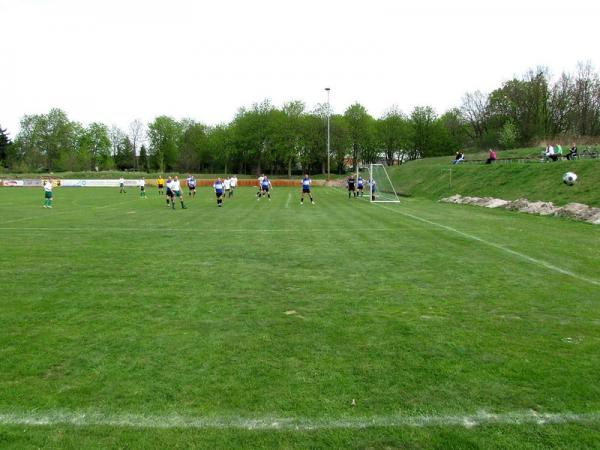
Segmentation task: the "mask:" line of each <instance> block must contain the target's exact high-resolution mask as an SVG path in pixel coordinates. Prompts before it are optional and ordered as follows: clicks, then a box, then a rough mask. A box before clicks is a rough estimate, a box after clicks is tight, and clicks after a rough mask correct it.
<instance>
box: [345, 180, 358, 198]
mask: <svg viewBox="0 0 600 450" xmlns="http://www.w3.org/2000/svg"><path fill="white" fill-rule="evenodd" d="M346 184H347V185H348V198H350V197H351V196H354V197H356V189H355V187H354V184H355V182H354V175H350V176H349V177H348V179H347V180H346Z"/></svg>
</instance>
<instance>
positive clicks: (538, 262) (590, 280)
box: [376, 203, 600, 286]
mask: <svg viewBox="0 0 600 450" xmlns="http://www.w3.org/2000/svg"><path fill="white" fill-rule="evenodd" d="M376 205H377V206H379V207H381V208H383V209H387V210H388V211H392V212H395V213H398V214H401V215H403V216H406V217H410V218H411V219H414V220H418V221H419V222H423V223H427V224H429V225H433V226H435V227H438V228H442V229H444V230H446V231H451V232H452V233H456V234H458V235H460V236H463V237H466V238H468V239H471V240H473V241H477V242H480V243H482V244H485V245H487V246H489V247H493V248H495V249H498V250H502V251H503V252H505V253H509V254H511V255H513V256H517V257H519V258H521V259H524V260H525V261H529V262H530V263H533V264H536V265H538V266H540V267H544V268H546V269H548V270H552V271H554V272H558V273H561V274H563V275H567V276H570V277H573V278H576V279H578V280H580V281H585V282H586V283H590V284H594V285H597V286H600V281H599V280H595V279H593V278H588V277H584V276H582V275H579V274H576V273H574V272H571V271H570V270H566V269H561V268H560V267H556V266H555V265H554V264H550V263H549V262H546V261H543V260H541V259H537V258H533V257H531V256H528V255H525V254H524V253H521V252H517V251H515V250H511V249H510V248H507V247H504V246H503V245H500V244H496V243H495V242H491V241H487V240H485V239H482V238H480V237H477V236H474V235H472V234H469V233H465V232H464V231H460V230H457V229H456V228H452V227H450V226H448V225H444V224H441V223H437V222H433V221H432V220H428V219H425V218H423V217H419V216H415V215H414V214H411V213H408V212H406V211H401V210H399V209H393V208H389V207H386V206H385V205H382V204H379V203H376Z"/></svg>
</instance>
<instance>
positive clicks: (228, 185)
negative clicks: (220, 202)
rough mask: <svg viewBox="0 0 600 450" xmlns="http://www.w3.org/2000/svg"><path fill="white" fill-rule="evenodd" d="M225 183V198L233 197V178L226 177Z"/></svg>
mask: <svg viewBox="0 0 600 450" xmlns="http://www.w3.org/2000/svg"><path fill="white" fill-rule="evenodd" d="M223 185H224V186H225V194H224V195H223V198H225V197H231V178H225V179H224V180H223Z"/></svg>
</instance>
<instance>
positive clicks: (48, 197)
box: [44, 180, 52, 208]
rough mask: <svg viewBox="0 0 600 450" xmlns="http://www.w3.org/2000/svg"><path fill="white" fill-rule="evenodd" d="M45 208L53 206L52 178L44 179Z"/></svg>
mask: <svg viewBox="0 0 600 450" xmlns="http://www.w3.org/2000/svg"><path fill="white" fill-rule="evenodd" d="M44 208H52V180H45V181H44Z"/></svg>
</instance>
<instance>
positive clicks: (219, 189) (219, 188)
mask: <svg viewBox="0 0 600 450" xmlns="http://www.w3.org/2000/svg"><path fill="white" fill-rule="evenodd" d="M213 189H214V191H215V195H216V197H217V206H218V207H219V208H220V207H221V206H223V191H224V190H225V185H224V184H223V180H221V179H220V178H217V181H215V182H214V183H213Z"/></svg>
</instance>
